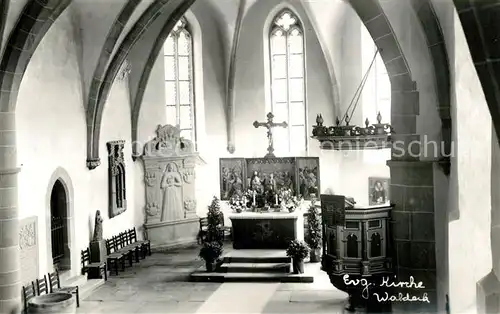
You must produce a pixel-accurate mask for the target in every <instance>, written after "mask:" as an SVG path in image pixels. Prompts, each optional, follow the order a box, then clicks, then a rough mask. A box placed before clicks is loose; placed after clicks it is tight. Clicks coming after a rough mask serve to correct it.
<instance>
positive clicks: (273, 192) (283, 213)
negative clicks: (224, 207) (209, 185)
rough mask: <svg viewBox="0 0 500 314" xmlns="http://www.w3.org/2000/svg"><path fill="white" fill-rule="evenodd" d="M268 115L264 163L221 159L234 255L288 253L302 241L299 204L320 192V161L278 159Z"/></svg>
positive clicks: (223, 196)
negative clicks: (254, 251) (294, 243)
mask: <svg viewBox="0 0 500 314" xmlns="http://www.w3.org/2000/svg"><path fill="white" fill-rule="evenodd" d="M273 118H274V115H273V114H272V113H271V112H270V113H268V114H267V121H266V122H258V121H255V122H254V124H253V125H254V127H256V128H258V127H265V128H266V129H267V139H268V141H269V147H268V148H267V154H266V155H265V156H264V157H263V158H220V159H219V161H220V169H219V171H220V172H219V174H220V199H221V201H223V202H225V201H228V204H229V205H230V207H231V210H232V211H233V213H231V214H230V215H229V217H228V218H229V220H230V221H231V226H232V235H233V247H234V248H235V249H286V248H287V247H288V246H289V244H290V241H292V240H303V239H304V213H303V212H302V211H301V210H300V207H301V204H302V201H304V200H305V201H308V200H312V199H315V198H316V196H317V195H318V192H319V191H320V176H319V174H320V172H319V158H318V157H276V156H275V155H274V153H273V152H274V147H273V133H272V129H273V128H274V127H285V128H286V127H287V126H288V124H287V123H286V122H281V123H275V122H274V121H273Z"/></svg>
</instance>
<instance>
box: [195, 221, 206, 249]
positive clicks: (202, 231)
mask: <svg viewBox="0 0 500 314" xmlns="http://www.w3.org/2000/svg"><path fill="white" fill-rule="evenodd" d="M207 229H208V218H207V217H200V230H199V231H198V236H197V237H196V240H197V242H198V244H203V243H204V242H205V240H206V237H207Z"/></svg>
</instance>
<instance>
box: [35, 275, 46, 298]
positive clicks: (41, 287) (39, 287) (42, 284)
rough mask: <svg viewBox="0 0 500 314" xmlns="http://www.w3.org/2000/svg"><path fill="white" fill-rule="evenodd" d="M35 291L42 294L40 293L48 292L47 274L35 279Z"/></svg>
mask: <svg viewBox="0 0 500 314" xmlns="http://www.w3.org/2000/svg"><path fill="white" fill-rule="evenodd" d="M36 293H37V295H42V293H45V294H48V293H49V286H48V284H47V276H46V275H43V278H40V279H37V280H36Z"/></svg>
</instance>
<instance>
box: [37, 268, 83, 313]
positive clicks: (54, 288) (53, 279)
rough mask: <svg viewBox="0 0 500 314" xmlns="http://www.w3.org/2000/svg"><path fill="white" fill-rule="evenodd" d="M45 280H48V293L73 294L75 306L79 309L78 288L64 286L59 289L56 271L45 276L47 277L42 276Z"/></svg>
mask: <svg viewBox="0 0 500 314" xmlns="http://www.w3.org/2000/svg"><path fill="white" fill-rule="evenodd" d="M43 277H44V278H45V280H47V279H46V278H47V277H48V278H49V291H50V293H54V292H66V293H71V294H74V295H75V297H76V306H77V307H80V289H79V288H78V286H66V287H61V279H60V278H59V272H58V271H57V270H56V271H55V272H53V273H49V274H47V277H45V276H43Z"/></svg>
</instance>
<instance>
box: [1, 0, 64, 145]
mask: <svg viewBox="0 0 500 314" xmlns="http://www.w3.org/2000/svg"><path fill="white" fill-rule="evenodd" d="M70 2H71V1H70V0H49V1H28V3H27V4H26V6H25V7H24V9H23V11H22V13H21V16H20V18H19V20H18V21H17V23H16V25H15V26H14V28H13V30H12V32H11V34H10V36H9V39H8V41H7V43H6V47H5V50H4V53H3V56H2V61H1V62H0V90H1V91H2V92H1V93H0V112H1V113H2V114H7V113H13V112H15V108H16V101H17V93H18V91H19V86H20V85H21V81H22V79H23V75H24V73H25V71H26V68H27V67H28V63H29V62H30V60H31V57H32V56H33V54H34V53H35V50H36V48H37V47H38V44H39V43H40V41H41V40H42V38H43V37H44V36H45V34H46V33H47V31H48V30H49V28H50V27H51V26H52V24H53V23H54V21H55V20H56V19H57V18H58V17H59V15H60V14H61V13H62V12H63V11H64V10H65V9H66V7H67V6H68V5H69V3H70ZM2 29H3V28H2ZM2 144H4V143H2ZM5 144H7V145H9V144H10V143H5Z"/></svg>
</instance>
